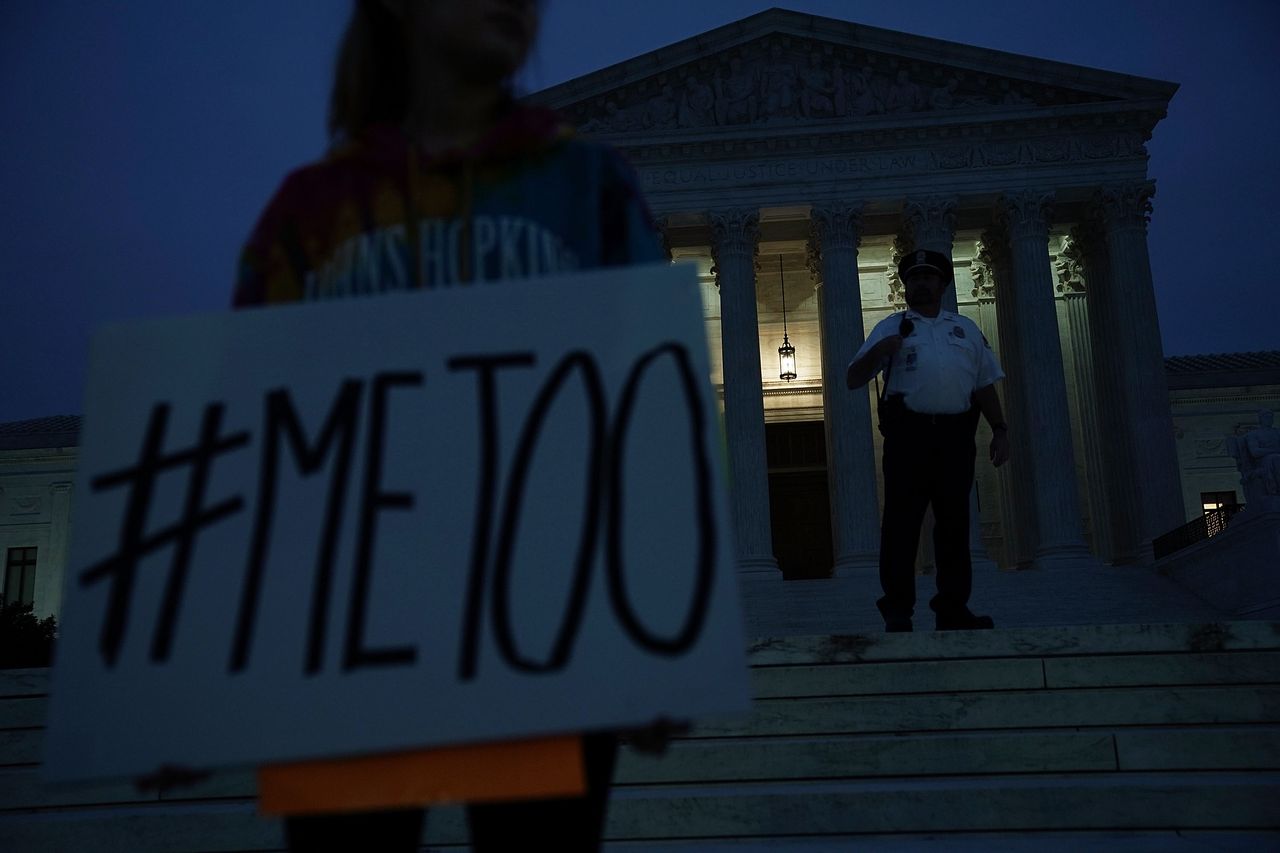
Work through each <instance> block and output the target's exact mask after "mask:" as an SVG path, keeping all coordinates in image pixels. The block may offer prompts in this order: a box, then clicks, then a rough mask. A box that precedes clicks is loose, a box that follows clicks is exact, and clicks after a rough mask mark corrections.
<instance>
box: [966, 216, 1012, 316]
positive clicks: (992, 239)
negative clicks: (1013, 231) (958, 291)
mask: <svg viewBox="0 0 1280 853" xmlns="http://www.w3.org/2000/svg"><path fill="white" fill-rule="evenodd" d="M974 254H975V257H974V260H973V267H972V272H973V295H974V296H976V297H978V298H980V299H990V298H994V297H995V295H996V291H997V290H998V289H999V284H1000V279H1001V278H1003V277H1004V274H1005V271H1006V270H1007V269H1008V268H1009V262H1010V258H1009V255H1010V253H1009V234H1008V232H1006V231H1005V230H1004V228H1003V227H1002V226H999V225H996V226H994V227H991V228H988V229H987V230H986V231H983V232H982V237H981V238H979V240H978V245H977V251H976V252H975V253H974Z"/></svg>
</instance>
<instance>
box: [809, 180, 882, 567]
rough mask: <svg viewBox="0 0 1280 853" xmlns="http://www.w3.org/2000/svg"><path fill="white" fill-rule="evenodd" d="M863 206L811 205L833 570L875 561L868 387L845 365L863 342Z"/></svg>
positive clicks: (877, 539) (811, 249)
mask: <svg viewBox="0 0 1280 853" xmlns="http://www.w3.org/2000/svg"><path fill="white" fill-rule="evenodd" d="M861 215H862V205H860V204H856V205H855V204H830V205H825V206H815V207H814V208H813V212H812V220H811V223H810V233H809V269H810V271H811V272H812V273H813V274H814V277H815V278H816V280H817V282H818V325H819V329H820V332H821V336H822V409H823V420H824V422H825V425H826V432H827V484H828V488H829V491H830V494H831V530H832V535H833V539H834V545H835V574H836V575H837V576H839V575H845V574H849V573H851V572H861V571H867V570H875V569H877V567H878V566H879V547H880V522H879V505H878V502H877V499H876V460H875V452H874V450H873V445H872V437H871V406H870V403H869V400H868V396H867V393H866V390H865V389H862V388H858V389H855V390H853V391H850V390H849V389H848V388H846V387H845V371H846V369H847V368H848V366H849V362H851V361H852V360H853V356H854V354H855V353H857V351H858V348H859V347H861V346H862V342H863V340H864V336H863V332H862V295H861V292H860V290H859V284H858V244H859V242H860V241H861V239H862V237H861V234H860V233H859V228H860V226H861Z"/></svg>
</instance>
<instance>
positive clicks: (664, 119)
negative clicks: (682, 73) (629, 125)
mask: <svg viewBox="0 0 1280 853" xmlns="http://www.w3.org/2000/svg"><path fill="white" fill-rule="evenodd" d="M677 109H678V107H677V104H676V94H675V90H674V89H672V88H671V84H670V83H668V84H667V85H665V86H663V87H662V91H661V92H659V93H658V94H656V95H654V96H653V97H652V98H650V99H649V103H647V104H645V108H644V115H643V116H641V119H642V121H643V123H644V126H645V127H673V126H674V125H675V123H676V110H677Z"/></svg>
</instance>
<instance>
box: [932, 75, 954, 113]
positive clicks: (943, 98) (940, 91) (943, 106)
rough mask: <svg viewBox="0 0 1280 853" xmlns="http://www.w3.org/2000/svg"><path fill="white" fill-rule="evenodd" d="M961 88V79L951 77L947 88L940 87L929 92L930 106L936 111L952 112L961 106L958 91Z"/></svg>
mask: <svg viewBox="0 0 1280 853" xmlns="http://www.w3.org/2000/svg"><path fill="white" fill-rule="evenodd" d="M959 88H960V79H959V78H958V77H950V78H948V79H947V83H946V85H945V86H939V87H937V88H936V89H933V90H932V91H930V92H929V106H930V108H932V109H935V110H950V109H954V108H955V107H958V106H960V100H959V98H957V97H956V90H958V89H959Z"/></svg>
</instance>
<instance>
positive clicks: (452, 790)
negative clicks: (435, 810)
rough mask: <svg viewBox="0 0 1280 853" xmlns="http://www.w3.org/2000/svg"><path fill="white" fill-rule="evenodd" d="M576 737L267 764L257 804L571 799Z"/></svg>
mask: <svg viewBox="0 0 1280 853" xmlns="http://www.w3.org/2000/svg"><path fill="white" fill-rule="evenodd" d="M586 788H587V784H586V778H585V776H584V775H583V769H582V740H581V738H579V737H577V736H572V735H571V736H568V737H554V738H540V739H537V740H521V741H508V742H502V743H486V744H479V745H468V746H457V747H445V748H441V749H423V750H416V751H413V752H393V753H386V754H383V755H375V756H363V757H360V758H340V759H330V760H321V761H299V762H295V763H292V764H272V765H268V766H265V767H262V768H259V770H258V808H259V810H260V811H261V812H262V813H263V814H273V815H294V814H311V813H319V812H343V811H366V810H372V809H384V808H394V807H398V806H421V805H427V804H430V803H444V802H480V801H485V800H521V799H542V798H546V797H574V796H581V795H582V794H584V793H585V792H586Z"/></svg>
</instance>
